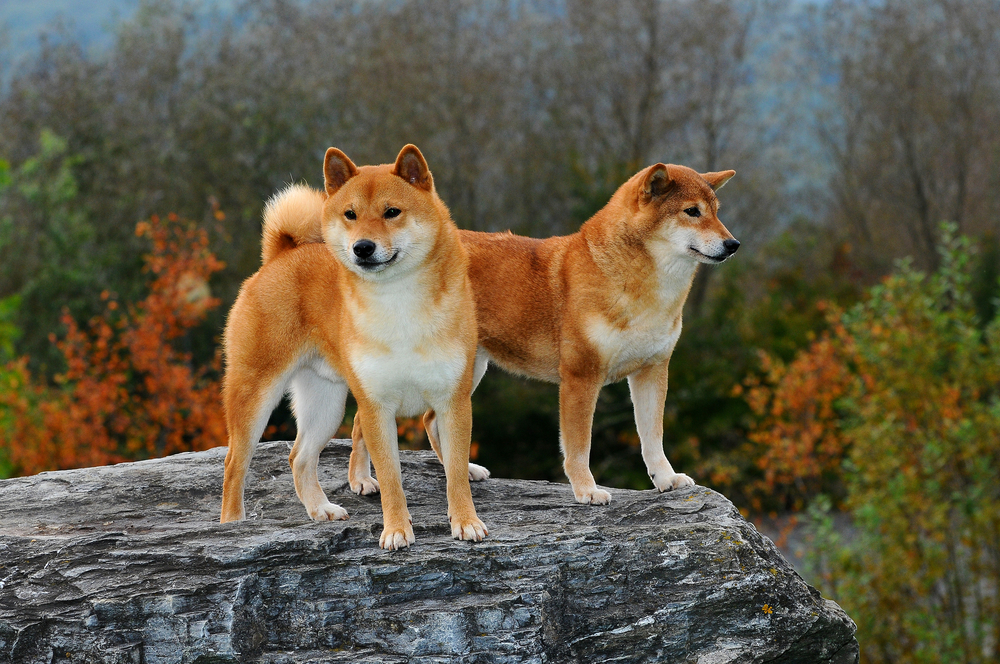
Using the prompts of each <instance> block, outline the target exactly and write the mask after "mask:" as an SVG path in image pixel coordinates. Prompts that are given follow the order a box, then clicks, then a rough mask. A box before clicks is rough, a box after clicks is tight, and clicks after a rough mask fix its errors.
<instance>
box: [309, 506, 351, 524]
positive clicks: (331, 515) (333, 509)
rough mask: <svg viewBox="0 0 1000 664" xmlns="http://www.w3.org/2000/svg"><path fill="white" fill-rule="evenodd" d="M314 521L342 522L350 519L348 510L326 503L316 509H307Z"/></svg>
mask: <svg viewBox="0 0 1000 664" xmlns="http://www.w3.org/2000/svg"><path fill="white" fill-rule="evenodd" d="M307 509H308V512H309V516H310V517H312V519H313V521H340V520H344V519H347V518H349V517H348V516H347V510H345V509H344V508H343V507H341V506H340V505H334V504H333V503H330V502H326V503H323V504H321V505H319V506H317V507H314V508H311V509H309V508H307Z"/></svg>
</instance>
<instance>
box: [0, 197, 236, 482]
mask: <svg viewBox="0 0 1000 664" xmlns="http://www.w3.org/2000/svg"><path fill="white" fill-rule="evenodd" d="M136 234H137V235H139V236H140V237H146V238H149V239H150V240H151V242H152V251H151V252H150V253H149V254H148V255H147V256H145V257H144V261H145V268H144V271H145V272H146V273H148V274H150V275H152V277H153V281H152V282H151V283H150V285H149V294H148V295H147V296H146V298H145V299H143V300H142V301H141V302H138V303H136V304H134V305H128V306H125V307H121V306H119V303H118V302H117V300H115V298H114V296H113V295H112V294H111V293H108V292H104V293H102V294H101V297H102V299H104V300H105V301H106V302H107V304H106V307H105V311H104V313H103V315H101V316H95V317H94V318H92V319H91V320H90V321H89V322H88V323H87V324H86V325H85V326H82V325H80V324H79V323H78V322H77V321H76V320H74V319H73V318H72V317H71V316H70V315H69V314H68V313H64V315H63V318H62V322H63V324H64V325H65V326H66V334H65V336H64V337H62V338H61V339H57V338H56V335H55V334H52V335H50V339H51V340H52V341H53V342H54V343H55V344H56V346H57V347H58V348H59V350H60V351H61V352H62V354H63V356H64V357H65V359H66V367H67V369H66V372H65V373H63V374H60V375H58V376H56V384H57V387H48V386H46V385H44V384H41V383H39V382H37V381H33V380H32V378H31V376H30V374H29V372H28V370H27V367H26V361H25V359H21V360H19V361H18V362H16V363H13V364H12V365H10V366H9V367H8V370H9V372H10V373H9V375H10V376H11V379H10V381H11V385H8V386H3V389H2V390H0V408H4V409H5V410H6V412H7V414H8V417H7V422H8V425H7V426H6V427H5V428H6V429H7V431H6V433H7V436H6V437H8V440H6V441H3V446H4V447H5V448H6V452H7V456H8V457H9V461H10V463H11V464H12V465H13V467H14V468H15V469H16V471H17V472H20V473H22V474H31V473H37V472H39V471H42V470H50V469H60V468H74V467H82V466H94V465H103V464H108V463H116V462H121V461H126V460H133V459H141V458H148V457H153V456H162V455H166V454H172V453H175V452H181V451H188V450H197V449H207V448H209V447H212V446H215V445H219V444H223V443H224V442H225V440H226V431H225V419H224V417H223V413H222V406H221V402H220V399H219V384H218V380H217V379H216V378H214V377H213V376H214V375H215V374H217V373H218V369H219V357H218V356H216V358H215V360H214V361H213V363H212V364H211V365H210V366H208V367H202V368H195V367H193V366H192V359H191V355H190V353H185V352H181V351H180V350H178V349H177V348H175V347H174V345H172V343H171V342H177V341H178V340H180V339H181V337H183V336H184V335H185V334H186V333H187V331H188V330H190V329H191V328H192V327H194V326H196V325H197V324H198V323H200V322H201V321H202V320H203V319H204V316H205V313H206V312H207V311H209V310H210V309H212V308H214V307H216V306H218V304H219V300H218V299H216V298H213V297H211V295H210V293H209V290H208V278H209V276H210V275H211V274H213V273H214V272H216V271H218V270H220V269H222V267H223V264H222V263H221V262H220V261H218V260H217V259H216V258H215V256H214V255H213V254H212V253H211V251H209V249H208V236H207V234H206V233H205V231H204V230H201V229H198V228H196V227H195V226H194V225H192V224H188V223H184V222H181V221H180V220H179V219H178V218H177V217H176V215H170V216H169V217H168V218H167V220H166V221H163V220H161V219H159V218H158V217H155V216H154V217H152V218H151V219H150V220H149V221H148V222H141V223H139V224H138V225H137V226H136ZM8 388H10V389H8Z"/></svg>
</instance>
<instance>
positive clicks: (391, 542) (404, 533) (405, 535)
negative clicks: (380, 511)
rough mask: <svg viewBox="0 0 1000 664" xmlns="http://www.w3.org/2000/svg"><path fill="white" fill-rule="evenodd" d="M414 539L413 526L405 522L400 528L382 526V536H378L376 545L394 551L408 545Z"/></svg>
mask: <svg viewBox="0 0 1000 664" xmlns="http://www.w3.org/2000/svg"><path fill="white" fill-rule="evenodd" d="M416 541H417V540H416V538H415V537H414V536H413V526H412V525H411V524H409V523H407V524H406V525H405V526H403V527H402V528H398V527H386V528H383V529H382V536H381V537H379V538H378V545H379V546H380V547H382V548H383V549H385V550H386V551H396V550H398V549H402V548H404V547H407V546H410V545H411V544H413V543H414V542H416Z"/></svg>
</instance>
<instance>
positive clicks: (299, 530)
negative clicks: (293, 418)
mask: <svg viewBox="0 0 1000 664" xmlns="http://www.w3.org/2000/svg"><path fill="white" fill-rule="evenodd" d="M225 452H226V449H225V448H217V449H214V450H210V451H208V452H200V453H193V454H179V455H176V456H172V457H168V458H166V459H159V460H152V461H143V462H139V463H131V464H122V465H118V466H110V467H104V468H89V469H83V470H72V471H61V472H53V473H43V474H41V475H37V476H34V477H27V478H19V479H12V480H6V481H3V482H0V662H17V663H19V664H20V663H22V662H24V663H27V662H32V663H33V662H62V661H70V662H112V663H114V662H129V663H132V662H135V663H146V664H154V663H160V662H197V663H200V664H208V663H209V662H581V663H583V662H588V663H589V662H690V663H692V664H693V663H697V664H727V663H738V662H809V663H818V662H831V663H836V664H851V663H853V662H856V661H857V658H858V644H857V641H856V640H855V638H854V632H855V626H854V623H853V622H852V621H851V620H850V618H848V616H847V615H846V614H845V613H844V612H843V611H842V610H841V609H840V607H839V606H837V605H836V604H834V603H833V602H831V601H828V600H824V599H823V598H821V597H820V595H819V593H818V592H817V591H816V590H814V589H813V588H811V587H809V586H808V585H806V584H805V583H804V582H803V581H802V579H801V578H800V577H799V576H798V574H796V573H795V571H794V570H793V569H792V567H791V566H790V565H789V564H788V563H787V562H786V561H785V560H784V559H783V558H782V557H781V555H780V554H779V553H778V551H777V550H776V549H775V547H774V546H773V544H772V543H771V541H770V540H768V539H766V538H765V537H762V536H761V535H760V534H758V532H757V531H756V530H755V529H754V528H753V526H752V525H750V524H749V523H747V522H746V521H745V520H744V519H743V518H742V517H741V516H740V514H739V513H738V512H737V510H736V509H735V508H734V507H733V505H732V504H731V503H730V502H729V501H728V500H726V499H725V498H724V497H723V496H721V495H719V494H718V493H715V492H713V491H710V490H708V489H705V488H703V487H692V488H689V489H683V490H679V491H675V492H672V493H666V494H658V493H656V492H655V491H653V490H649V491H625V490H614V489H612V490H611V493H612V503H611V505H610V506H602V507H596V506H584V505H577V504H575V503H574V502H573V494H572V491H571V490H570V487H569V486H568V485H564V484H553V483H547V482H533V481H522V480H504V479H497V478H493V479H489V480H487V481H485V482H481V483H477V484H474V485H473V490H472V493H473V497H474V499H475V501H476V507H477V508H478V511H479V516H480V518H482V519H483V520H484V521H485V522H486V524H487V526H488V527H489V529H490V536H489V538H488V539H487V540H486V541H484V542H482V543H469V542H459V541H456V540H453V539H451V536H450V530H449V528H448V522H447V512H446V507H445V492H444V490H445V480H444V473H443V472H442V469H441V467H440V466H439V465H438V463H437V461H436V459H435V458H434V456H433V454H432V453H430V452H403V453H402V460H403V486H404V488H405V489H406V493H407V498H408V500H409V504H410V511H411V513H412V515H413V521H414V524H413V525H414V531H415V534H416V538H417V542H416V544H415V545H414V546H412V547H411V548H409V549H406V550H402V551H397V552H385V551H382V550H380V549H379V548H378V535H379V533H380V531H381V527H382V526H381V508H380V503H379V500H378V497H377V496H376V497H361V496H356V495H354V494H353V493H351V491H350V489H349V487H348V485H347V459H348V455H349V453H350V444H349V441H348V442H345V441H335V442H334V443H331V444H330V445H329V447H328V448H327V450H326V451H325V452H324V453H323V458H322V461H321V464H320V473H321V474H320V479H321V482H322V483H323V485H324V487H325V488H326V489H327V492H328V493H329V494H330V497H331V500H333V501H334V502H338V503H339V504H341V505H342V506H343V507H345V508H346V509H347V510H348V511H349V512H350V514H351V519H350V520H349V521H337V522H325V523H314V522H311V521H310V520H309V518H308V516H307V515H306V512H305V509H304V508H303V507H302V505H301V504H300V503H299V501H298V499H297V498H296V496H295V491H294V488H293V486H292V478H291V473H290V471H289V468H288V463H287V454H288V449H287V446H286V445H285V444H284V443H268V444H262V445H261V446H260V447H259V449H258V451H257V454H256V456H255V458H254V464H253V469H252V475H251V478H250V480H249V483H248V487H247V513H248V520H247V521H245V522H242V523H236V524H225V525H221V524H219V523H218V514H219V501H220V497H221V487H222V469H223V458H224V456H225Z"/></svg>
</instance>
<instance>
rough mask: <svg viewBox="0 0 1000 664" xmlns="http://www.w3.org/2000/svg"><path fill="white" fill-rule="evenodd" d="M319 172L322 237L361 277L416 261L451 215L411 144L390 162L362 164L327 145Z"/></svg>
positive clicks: (397, 271)
mask: <svg viewBox="0 0 1000 664" xmlns="http://www.w3.org/2000/svg"><path fill="white" fill-rule="evenodd" d="M323 176H324V181H325V185H326V195H327V198H326V202H325V203H324V205H323V240H324V241H325V242H326V244H327V246H328V247H329V248H330V250H331V251H332V252H333V253H334V255H335V256H336V257H337V259H338V260H340V262H341V263H343V264H344V266H345V267H347V269H348V270H350V271H351V272H353V273H355V274H357V275H359V276H361V277H362V278H364V279H369V280H372V281H387V280H391V279H393V278H395V277H396V276H399V275H402V274H405V273H407V272H409V271H411V270H412V269H414V268H415V267H417V266H418V265H420V264H421V262H422V261H423V259H424V258H425V257H426V256H427V254H428V253H429V252H430V250H431V248H432V247H433V245H434V241H435V237H436V232H437V230H438V229H439V228H440V226H441V224H442V223H445V222H446V221H447V220H448V219H450V217H449V215H448V211H447V208H446V207H445V206H444V203H443V202H442V201H441V199H440V198H438V196H437V193H436V192H435V190H434V179H433V177H432V176H431V172H430V170H429V169H428V168H427V162H426V161H425V160H424V156H423V155H422V154H421V153H420V150H418V149H417V147H416V146H414V145H407V146H406V147H404V148H403V149H402V150H401V151H400V153H399V156H398V157H396V162H395V163H394V164H383V165H381V166H361V167H357V166H355V165H354V163H353V162H352V161H351V160H350V159H349V158H348V157H347V155H345V154H344V153H343V152H341V151H340V150H338V149H336V148H329V149H328V150H327V151H326V158H325V160H324V162H323Z"/></svg>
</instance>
